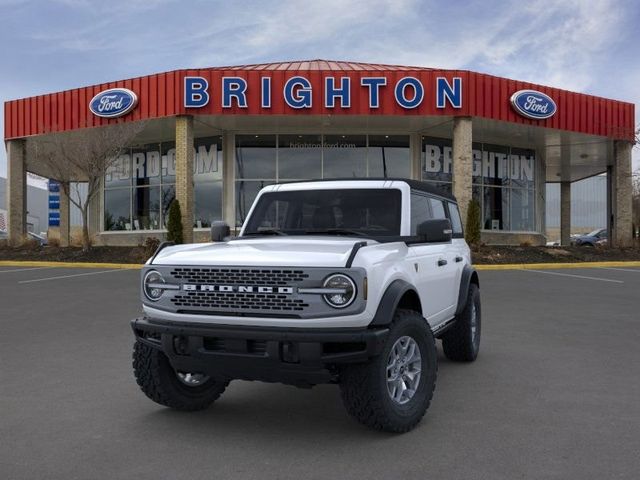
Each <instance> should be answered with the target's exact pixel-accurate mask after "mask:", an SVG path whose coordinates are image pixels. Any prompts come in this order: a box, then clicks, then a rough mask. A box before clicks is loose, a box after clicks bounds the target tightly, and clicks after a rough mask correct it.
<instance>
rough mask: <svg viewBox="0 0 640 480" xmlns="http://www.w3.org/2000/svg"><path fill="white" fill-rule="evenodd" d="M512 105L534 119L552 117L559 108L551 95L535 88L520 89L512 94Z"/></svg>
mask: <svg viewBox="0 0 640 480" xmlns="http://www.w3.org/2000/svg"><path fill="white" fill-rule="evenodd" d="M511 105H513V108H514V109H515V111H516V112H518V113H519V114H520V115H522V116H523V117H527V118H532V119H534V120H544V119H545V118H551V117H553V115H554V114H555V113H556V110H557V107H556V102H554V101H553V99H552V98H551V97H550V96H548V95H545V94H544V93H541V92H537V91H535V90H518V91H517V92H516V93H514V94H513V95H511Z"/></svg>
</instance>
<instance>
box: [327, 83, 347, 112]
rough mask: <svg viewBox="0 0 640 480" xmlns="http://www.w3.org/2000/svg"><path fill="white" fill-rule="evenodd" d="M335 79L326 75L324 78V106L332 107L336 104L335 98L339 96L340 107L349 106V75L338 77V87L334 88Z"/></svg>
mask: <svg viewBox="0 0 640 480" xmlns="http://www.w3.org/2000/svg"><path fill="white" fill-rule="evenodd" d="M335 83H336V79H335V78H333V77H326V78H325V79H324V85H325V89H324V106H325V107H326V108H333V107H335V104H336V98H340V105H342V108H350V107H351V79H350V78H349V77H342V78H341V79H340V88H336V85H335Z"/></svg>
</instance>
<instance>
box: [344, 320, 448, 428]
mask: <svg viewBox="0 0 640 480" xmlns="http://www.w3.org/2000/svg"><path fill="white" fill-rule="evenodd" d="M403 336H410V337H411V338H412V339H413V340H414V341H415V342H416V343H417V344H418V346H419V348H420V355H421V360H422V361H421V364H422V365H421V370H422V371H421V377H420V382H419V384H418V388H417V389H416V393H415V394H414V396H413V397H412V398H411V399H410V400H409V401H408V402H407V403H406V404H404V405H400V404H398V403H395V402H394V401H393V400H392V399H391V397H390V395H389V392H388V391H387V360H388V358H389V352H390V350H391V348H392V346H393V345H394V343H395V341H396V340H397V339H398V338H400V337H403ZM437 369H438V362H437V353H436V346H435V339H434V337H433V334H432V332H431V328H430V327H429V324H428V323H427V321H426V320H425V319H424V318H423V317H422V315H420V314H419V313H418V312H414V311H411V310H398V311H396V313H395V315H394V317H393V323H392V324H391V327H390V331H389V336H388V337H387V339H386V341H385V345H384V347H383V349H382V352H381V353H380V355H378V356H376V357H374V358H373V359H371V360H370V362H369V363H363V364H355V365H349V366H345V367H343V368H342V370H341V372H340V390H341V393H342V401H343V402H344V405H345V408H346V409H347V412H348V413H349V414H350V415H351V416H352V417H354V418H355V419H356V420H357V421H358V422H360V423H362V424H364V425H366V426H368V427H371V428H374V429H376V430H383V431H387V432H394V433H404V432H408V431H409V430H411V429H413V428H414V427H415V426H416V425H417V424H418V422H420V420H421V419H422V417H423V416H424V414H425V413H426V411H427V409H428V408H429V404H430V403H431V398H432V397H433V390H434V389H435V385H436V376H437Z"/></svg>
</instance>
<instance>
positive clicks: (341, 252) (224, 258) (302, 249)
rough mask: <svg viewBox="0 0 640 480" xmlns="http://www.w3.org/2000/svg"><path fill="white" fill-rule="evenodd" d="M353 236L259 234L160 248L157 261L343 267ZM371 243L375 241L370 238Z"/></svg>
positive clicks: (155, 262)
mask: <svg viewBox="0 0 640 480" xmlns="http://www.w3.org/2000/svg"><path fill="white" fill-rule="evenodd" d="M361 241H363V239H362V238H352V237H326V236H305V237H271V236H270V237H260V238H252V239H247V240H239V239H238V240H230V241H228V242H224V243H195V244H188V245H175V246H172V247H166V248H164V249H162V250H161V251H160V253H159V254H158V256H157V257H156V258H155V259H154V260H153V264H154V265H227V266H230V265H239V266H269V267H278V266H292V267H293V266H295V267H302V266H308V267H344V266H345V265H346V264H347V259H348V258H349V255H350V253H351V250H352V248H353V245H354V244H355V243H358V242H361ZM367 242H368V243H369V244H371V243H376V242H374V241H373V240H367Z"/></svg>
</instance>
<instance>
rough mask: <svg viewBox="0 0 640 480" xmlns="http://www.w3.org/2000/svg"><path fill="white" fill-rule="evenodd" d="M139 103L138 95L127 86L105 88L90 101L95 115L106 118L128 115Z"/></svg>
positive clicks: (90, 107)
mask: <svg viewBox="0 0 640 480" xmlns="http://www.w3.org/2000/svg"><path fill="white" fill-rule="evenodd" d="M137 104H138V96H137V95H136V94H135V93H133V92H132V91H131V90H129V89H126V88H110V89H109V90H103V91H102V92H100V93H99V94H97V95H96V96H95V97H93V98H92V99H91V102H89V109H90V110H91V112H93V114H94V115H97V116H98V117H104V118H115V117H121V116H122V115H126V114H127V113H129V112H130V111H131V110H133V109H134V108H135V106H136V105H137Z"/></svg>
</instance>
